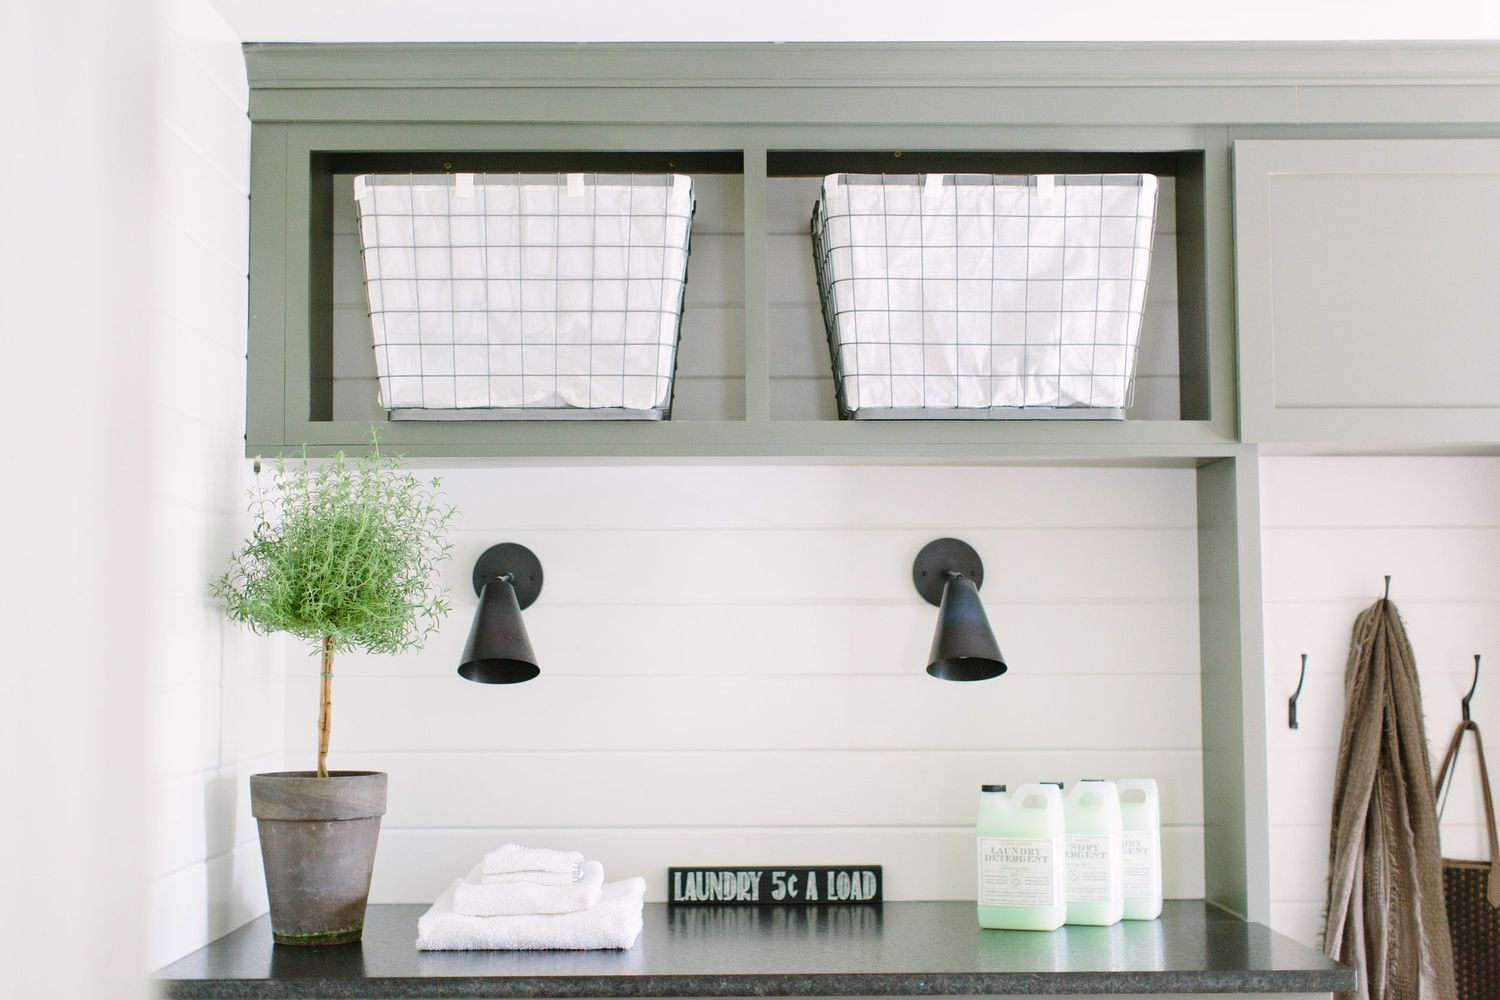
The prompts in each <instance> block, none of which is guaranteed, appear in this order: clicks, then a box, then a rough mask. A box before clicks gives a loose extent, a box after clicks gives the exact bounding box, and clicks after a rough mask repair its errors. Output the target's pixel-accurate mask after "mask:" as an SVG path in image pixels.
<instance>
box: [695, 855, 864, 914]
mask: <svg viewBox="0 0 1500 1000" xmlns="http://www.w3.org/2000/svg"><path fill="white" fill-rule="evenodd" d="M882 883H883V878H882V876H881V869H880V865H853V866H851V865H829V866H824V867H811V866H801V865H795V866H790V867H782V868H769V867H768V868H668V869H667V902H669V903H740V904H746V905H763V904H771V905H777V904H782V905H785V904H789V903H790V904H796V903H878V902H880V894H881V889H882V888H883V885H882Z"/></svg>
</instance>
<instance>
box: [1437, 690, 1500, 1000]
mask: <svg viewBox="0 0 1500 1000" xmlns="http://www.w3.org/2000/svg"><path fill="white" fill-rule="evenodd" d="M1466 732H1472V733H1473V734H1474V749H1475V750H1476V751H1477V752H1478V754H1479V780H1480V783H1481V785H1482V786H1483V789H1484V794H1483V798H1484V818H1485V822H1486V823H1487V824H1488V826H1489V839H1490V858H1489V860H1488V861H1459V860H1454V859H1450V858H1444V859H1443V896H1444V900H1445V902H1446V903H1447V908H1448V928H1449V931H1450V932H1451V935H1452V938H1453V964H1454V969H1455V972H1456V973H1457V980H1458V996H1459V1000H1500V846H1497V844H1496V837H1495V803H1494V800H1493V798H1491V795H1490V774H1489V769H1488V768H1487V767H1486V766H1485V762H1484V741H1483V740H1482V739H1481V738H1480V736H1479V726H1478V725H1476V724H1475V723H1473V722H1471V721H1469V720H1467V719H1465V720H1464V721H1463V722H1460V723H1459V724H1458V728H1457V729H1456V730H1455V731H1454V733H1453V739H1452V741H1451V742H1450V743H1449V744H1448V752H1447V753H1445V754H1444V755H1443V766H1442V767H1440V768H1438V776H1437V782H1436V791H1437V795H1438V799H1439V801H1443V797H1444V795H1445V793H1446V788H1445V787H1444V786H1445V785H1447V784H1448V783H1449V782H1451V781H1452V780H1453V772H1454V771H1456V770H1457V767H1456V766H1455V765H1456V764H1457V763H1458V751H1459V747H1460V746H1462V745H1463V739H1464V733H1466Z"/></svg>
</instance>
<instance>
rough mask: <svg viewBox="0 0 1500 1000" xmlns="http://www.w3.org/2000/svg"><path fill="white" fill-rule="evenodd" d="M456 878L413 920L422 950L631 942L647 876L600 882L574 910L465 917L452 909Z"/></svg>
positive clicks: (577, 947)
mask: <svg viewBox="0 0 1500 1000" xmlns="http://www.w3.org/2000/svg"><path fill="white" fill-rule="evenodd" d="M462 881H463V880H462V879H456V880H454V882H453V884H452V885H450V886H449V887H448V888H447V890H446V891H445V892H444V893H443V894H442V895H441V896H439V897H438V900H437V902H436V903H433V904H432V908H431V909H429V910H428V911H427V912H426V913H424V914H422V916H421V918H420V919H419V920H418V921H417V948H418V949H419V950H421V951H480V950H491V951H547V950H565V951H590V950H593V949H597V948H629V947H630V946H631V945H633V944H635V940H636V938H638V937H640V934H641V907H642V904H643V903H644V901H645V898H646V880H645V879H643V878H632V879H626V880H624V881H623V882H610V883H608V884H606V885H605V886H604V892H603V895H602V897H601V898H600V900H599V904H598V905H597V906H595V907H594V908H593V909H589V910H579V911H578V912H577V913H553V914H546V915H542V916H535V915H531V916H515V917H467V916H464V915H463V914H461V913H454V912H453V892H454V890H455V889H457V888H458V886H459V884H460V883H461V882H462Z"/></svg>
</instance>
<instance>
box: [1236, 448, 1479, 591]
mask: <svg viewBox="0 0 1500 1000" xmlns="http://www.w3.org/2000/svg"><path fill="white" fill-rule="evenodd" d="M1497 495H1500V458H1479V457H1462V458H1444V457H1380V458H1355V457H1341V458H1331V457H1327V458H1268V459H1263V460H1262V461H1261V496H1262V499H1261V521H1262V524H1263V525H1264V526H1265V527H1266V529H1268V531H1269V530H1270V529H1279V528H1302V527H1320V528H1327V529H1330V530H1337V531H1343V530H1347V529H1350V528H1358V527H1388V528H1394V529H1403V530H1410V529H1414V528H1418V527H1497V526H1500V503H1497V502H1496V496H1497ZM1398 579H1399V578H1398ZM1401 582H1402V583H1405V581H1401ZM1402 593H1410V591H1409V590H1407V589H1406V588H1405V587H1404V586H1403V587H1400V589H1397V590H1396V591H1395V594H1396V595H1397V596H1399V595H1401V594H1402ZM1377 596H1378V595H1377Z"/></svg>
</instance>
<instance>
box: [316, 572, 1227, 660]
mask: <svg viewBox="0 0 1500 1000" xmlns="http://www.w3.org/2000/svg"><path fill="white" fill-rule="evenodd" d="M471 593H472V592H471ZM455 603H456V605H457V606H456V608H455V610H454V612H453V614H452V615H451V616H450V617H449V618H448V619H447V620H445V621H444V622H443V624H442V626H441V628H440V629H439V631H438V632H437V634H435V635H433V636H431V637H429V638H428V640H427V643H426V644H425V645H424V646H423V647H422V648H421V649H419V650H411V651H408V652H405V653H398V654H370V653H358V652H351V653H344V654H340V656H339V661H338V670H339V675H340V676H341V677H344V676H397V675H407V676H427V677H431V676H441V675H445V674H449V673H452V671H453V670H454V668H455V667H456V666H457V665H458V662H459V659H460V656H461V654H462V651H463V644H464V641H465V640H466V638H467V637H468V630H469V623H470V621H471V620H472V619H473V605H474V600H473V598H472V597H470V596H468V595H464V594H457V595H456V596H455ZM988 615H989V619H990V624H991V627H992V628H994V630H995V632H996V635H997V636H998V638H999V641H1000V644H1001V649H1002V650H1004V652H1005V656H1006V662H1007V663H1009V664H1010V666H1011V669H1012V670H1013V671H1024V672H1027V673H1033V672H1040V673H1045V674H1047V675H1049V676H1067V675H1076V676H1117V677H1129V676H1140V675H1146V674H1172V675H1177V676H1181V677H1186V678H1191V679H1196V678H1197V676H1198V673H1199V666H1198V661H1199V650H1198V608H1197V605H1196V604H1195V603H1193V602H1191V601H1182V602H1171V603H1160V604H1125V603H1121V604H1077V603H1073V602H1069V601H1064V602H1062V603H1058V604H1024V605H1017V606H1013V607H1008V606H1001V605H997V604H995V603H994V602H990V603H989V607H988ZM935 623H936V610H935V609H934V608H933V607H932V606H931V605H929V604H927V603H925V602H923V601H921V600H919V599H917V596H916V594H915V593H913V595H912V599H911V600H909V601H905V602H902V603H900V604H892V605H889V606H876V607H871V606H870V605H865V604H816V605H805V604H795V605H782V604H779V605H766V606H759V607H756V608H755V609H754V611H753V613H751V612H748V611H747V609H746V608H745V607H743V606H739V605H722V606H715V605H705V606H695V607H691V608H684V607H680V606H675V605H599V606H594V607H589V608H586V609H582V608H578V607H574V606H569V605H556V604H548V603H547V602H546V601H545V600H543V601H541V602H539V603H537V604H535V605H533V606H532V607H530V608H528V609H527V611H526V629H527V632H528V633H529V635H530V637H531V642H532V646H533V647H534V648H535V649H536V650H537V652H538V655H540V656H541V657H542V658H543V664H544V667H545V669H546V670H547V671H549V672H551V673H555V674H557V675H558V676H617V677H618V676H649V675H662V676H726V675H735V674H742V675H751V676H766V675H773V674H774V675H785V674H794V675H807V674H823V675H858V674H889V675H904V674H912V673H914V672H920V671H921V670H922V668H923V666H924V665H925V664H926V663H927V659H926V657H927V652H928V647H929V646H930V645H931V643H932V631H933V628H934V625H935ZM1061 635H1067V636H1068V637H1069V639H1068V641H1067V642H1065V643H1063V642H1059V641H1058V637H1059V636H1061ZM704 650H713V653H712V655H708V656H705V655H704V652H703V651H704ZM293 669H294V670H302V669H304V667H303V664H302V663H301V662H300V661H298V662H296V663H295V664H294V667H293Z"/></svg>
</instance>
